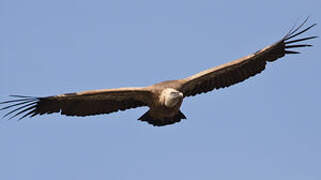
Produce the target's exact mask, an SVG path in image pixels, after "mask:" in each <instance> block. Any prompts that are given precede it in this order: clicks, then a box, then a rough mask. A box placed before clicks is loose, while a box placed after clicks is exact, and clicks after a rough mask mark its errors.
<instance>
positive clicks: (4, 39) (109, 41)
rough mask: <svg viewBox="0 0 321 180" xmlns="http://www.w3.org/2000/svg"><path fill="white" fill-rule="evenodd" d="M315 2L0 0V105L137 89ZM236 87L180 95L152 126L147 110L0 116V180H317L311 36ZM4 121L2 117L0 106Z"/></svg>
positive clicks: (269, 38) (197, 67)
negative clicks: (178, 105)
mask: <svg viewBox="0 0 321 180" xmlns="http://www.w3.org/2000/svg"><path fill="white" fill-rule="evenodd" d="M320 7H321V1H320V0H311V1H310V0H307V1H301V0H293V1H279V0H269V1H251V0H244V1H230V0H224V1H221V0H218V1H209V0H208V1H205V0H200V1H182V0H181V1H169V0H162V1H150V0H144V1H143V0H138V1H124V0H117V1H116V0H108V1H103V0H92V1H84V0H79V1H75V0H74V1H72V0H55V1H43V0H28V1H23V0H21V1H17V0H1V1H0V22H1V28H0V36H1V42H0V51H1V53H0V82H1V88H0V101H4V100H7V99H8V95H10V94H22V95H32V96H47V95H55V94H61V93H67V92H77V91H82V90H90V89H104V88H117V87H126V86H145V85H150V84H153V83H156V82H160V81H163V80H168V79H177V78H183V77H186V76H189V75H191V74H193V73H197V72H199V71H201V70H204V69H207V68H210V67H213V66H216V65H219V64H222V63H225V62H228V61H231V60H233V59H235V58H239V57H242V56H245V55H247V54H249V53H252V52H255V51H256V50H258V49H259V48H263V47H264V46H266V45H269V44H271V43H273V42H275V41H277V40H278V39H279V38H281V37H282V36H283V35H284V34H285V33H286V32H287V31H288V30H289V28H290V27H291V26H292V25H293V24H294V23H295V22H298V23H299V22H301V21H302V20H303V19H304V18H305V17H306V16H311V18H310V21H309V23H310V24H312V23H319V25H318V26H316V27H315V28H314V29H312V30H311V31H309V32H308V33H306V35H319V36H320V34H321V30H320V28H321V26H320V24H321V23H320V22H321V11H320ZM311 43H312V44H313V45H314V47H312V48H306V49H302V51H301V52H302V54H300V55H289V56H287V57H285V58H283V59H281V60H280V61H277V62H275V63H273V64H268V66H267V69H266V70H265V71H264V72H263V73H262V74H260V75H258V76H255V77H254V78H251V79H249V80H247V81H245V82H243V83H241V84H237V85H235V86H232V87H230V88H227V89H222V90H218V91H213V92H211V93H207V94H203V95H200V96H196V97H193V98H187V99H186V100H185V101H184V104H183V105H182V111H183V112H184V114H185V115H186V116H187V118H188V119H187V120H185V121H183V122H181V123H178V124H174V125H170V126H165V127H160V128H156V127H153V126H151V125H148V124H146V123H143V122H140V121H137V120H136V119H137V118H138V117H139V116H141V115H142V114H143V113H144V112H145V111H147V108H138V109H133V110H129V111H125V112H120V113H115V114H110V115H99V116H91V117H83V118H79V117H66V116H61V115H59V114H53V115H45V116H36V117H35V118H33V119H29V118H27V119H25V120H23V121H21V122H17V121H15V120H11V121H6V120H1V121H0V142H1V145H0V146H1V148H0V179H3V180H21V179H23V180H37V179H46V180H57V179H59V180H71V179H72V180H87V179H98V180H100V179H101V180H105V179H112V180H127V179H128V180H133V179H139V180H145V179H146V180H150V179H153V180H163V179H184V180H189V179H191V180H194V179H219V180H235V179H246V180H258V179H259V180H271V179H273V180H302V179H304V180H320V179H321V141H320V138H321V131H320V129H321V115H320V110H321V109H320V107H321V96H320V92H321V80H320V77H321V70H320V68H321V61H320V47H321V43H320V39H316V40H313V41H311ZM0 115H1V116H2V115H4V112H0Z"/></svg>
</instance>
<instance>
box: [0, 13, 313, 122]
mask: <svg viewBox="0 0 321 180" xmlns="http://www.w3.org/2000/svg"><path fill="white" fill-rule="evenodd" d="M307 20H308V19H306V20H305V21H304V22H303V23H302V24H301V25H299V26H298V27H296V28H292V29H291V30H290V31H289V32H288V33H287V34H286V35H285V36H284V37H283V38H282V39H281V40H280V41H278V42H276V43H274V44H272V45H270V46H267V47H265V48H263V49H261V50H259V51H257V52H256V53H254V54H250V55H248V56H245V57H243V58H240V59H237V60H235V61H232V62H229V63H226V64H223V65H220V66H217V67H213V68H210V69H208V70H205V71H202V72H200V73H197V74H195V75H192V76H190V77H187V78H184V79H179V80H172V81H164V82H161V83H157V84H154V85H151V86H147V87H135V88H118V89H102V90H92V91H83V92H77V93H68V94H61V95H56V96H48V97H29V96H20V95H12V97H14V98H16V99H13V100H9V101H5V102H1V103H0V104H5V105H7V106H5V107H3V108H1V109H0V110H7V109H8V110H9V109H11V110H10V111H9V112H7V113H6V114H5V115H4V117H7V116H10V115H11V116H10V119H11V118H14V117H17V116H19V115H21V117H20V118H19V119H22V118H25V117H33V116H35V115H42V114H50V113H55V112H60V113H61V114H64V115H67V116H88V115H96V114H108V113H112V112H117V111H119V110H126V109H130V108H136V107H141V106H148V107H149V108H150V109H149V110H148V111H147V112H146V113H145V114H143V115H142V116H141V117H140V118H139V120H141V121H146V122H148V123H150V124H152V125H154V126H164V125H168V124H173V123H176V122H179V121H181V119H186V117H185V115H184V114H183V113H182V112H181V111H180V106H181V104H182V102H183V99H184V98H185V97H188V96H194V95H197V94H200V93H205V92H208V91H211V90H213V89H219V88H224V87H228V86H231V85H233V84H236V83H239V82H241V81H244V80H245V79H248V78H249V77H251V76H254V75H256V74H258V73H260V72H262V71H263V70H264V69H265V66H266V64H267V63H268V62H273V61H275V60H277V59H279V58H281V57H283V56H284V55H286V54H298V53H299V52H298V51H293V50H292V49H294V48H300V47H308V46H311V45H310V44H305V43H303V44H301V42H304V41H307V40H310V39H314V38H317V36H309V37H304V38H299V39H293V38H295V37H297V36H299V35H301V34H302V33H304V32H306V31H308V30H309V29H311V28H312V27H313V26H315V25H316V24H312V25H310V26H308V27H307V28H305V29H303V30H301V28H302V27H303V26H304V24H305V23H306V22H307Z"/></svg>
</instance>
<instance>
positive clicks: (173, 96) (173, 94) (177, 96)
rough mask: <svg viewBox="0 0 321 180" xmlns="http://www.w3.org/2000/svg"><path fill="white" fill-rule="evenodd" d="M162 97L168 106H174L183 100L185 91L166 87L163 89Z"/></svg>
mask: <svg viewBox="0 0 321 180" xmlns="http://www.w3.org/2000/svg"><path fill="white" fill-rule="evenodd" d="M161 99H162V101H163V103H164V105H165V106H166V107H174V106H175V105H177V104H178V103H181V102H182V100H183V93H181V92H179V91H177V90H175V89H173V88H166V89H164V90H163V91H162V94H161Z"/></svg>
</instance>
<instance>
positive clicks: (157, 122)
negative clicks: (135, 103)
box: [138, 111, 186, 126]
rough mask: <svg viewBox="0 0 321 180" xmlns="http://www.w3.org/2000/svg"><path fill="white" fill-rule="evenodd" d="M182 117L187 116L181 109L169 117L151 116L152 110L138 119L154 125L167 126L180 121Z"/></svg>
mask: <svg viewBox="0 0 321 180" xmlns="http://www.w3.org/2000/svg"><path fill="white" fill-rule="evenodd" d="M182 119H186V117H185V115H184V114H183V113H182V112H181V111H178V112H177V114H175V115H174V116H172V117H167V118H155V117H153V116H151V114H150V111H147V112H146V113H145V114H143V115H142V116H141V117H140V118H138V120H141V121H146V122H148V123H149V124H152V125H153V126H165V125H169V124H174V123H177V122H180V121H181V120H182Z"/></svg>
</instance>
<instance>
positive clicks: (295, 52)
mask: <svg viewBox="0 0 321 180" xmlns="http://www.w3.org/2000/svg"><path fill="white" fill-rule="evenodd" d="M285 54H300V52H298V51H285Z"/></svg>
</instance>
